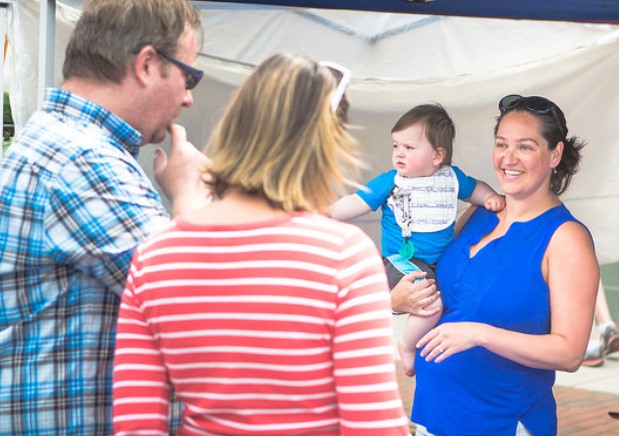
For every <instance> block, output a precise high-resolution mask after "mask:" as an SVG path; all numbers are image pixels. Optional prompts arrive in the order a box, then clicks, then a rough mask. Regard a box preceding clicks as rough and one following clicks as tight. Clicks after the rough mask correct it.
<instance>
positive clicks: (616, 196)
mask: <svg viewBox="0 0 619 437" xmlns="http://www.w3.org/2000/svg"><path fill="white" fill-rule="evenodd" d="M74 1H75V0H74ZM445 1H446V0H445ZM438 3H440V1H439V0H437V1H436V4H438ZM463 3H466V2H463ZM539 3H544V2H539ZM593 3H595V2H593ZM195 4H196V5H198V6H199V7H200V8H201V12H202V17H203V21H204V25H205V29H206V34H205V42H204V46H203V48H202V50H201V53H200V56H199V58H198V62H197V63H198V67H199V68H201V69H203V70H204V71H205V78H204V79H203V83H201V84H200V85H199V86H198V87H197V88H196V89H195V90H194V92H193V95H194V105H193V106H192V107H191V108H189V109H187V110H184V111H183V113H182V115H181V117H180V119H179V122H180V123H182V124H184V125H185V126H186V127H187V130H188V135H189V138H190V140H192V141H193V142H194V144H196V145H198V146H202V145H203V144H205V143H206V141H207V139H208V135H209V133H210V131H211V129H212V126H213V125H214V123H215V122H216V120H217V119H218V117H219V116H220V114H221V112H222V110H223V108H224V107H225V105H226V104H227V102H228V101H229V98H230V96H231V94H232V92H233V91H234V89H235V88H236V87H238V86H239V84H241V83H242V82H243V81H244V80H245V78H246V77H247V76H248V75H249V74H250V73H251V71H252V68H253V66H254V65H256V64H258V63H259V62H261V61H262V60H263V59H264V58H266V57H267V56H269V55H270V54H272V53H273V52H274V51H276V50H290V51H295V52H299V53H303V54H305V55H307V56H309V57H311V58H314V59H317V60H330V61H334V62H338V63H340V64H342V65H345V66H347V67H349V68H350V69H351V71H352V73H353V81H352V84H351V86H350V88H349V90H348V93H347V95H348V98H349V100H350V102H351V113H350V118H351V122H352V123H353V124H354V126H353V127H352V129H353V130H352V133H353V135H355V136H356V137H357V138H358V139H359V141H360V142H361V144H362V147H363V151H364V155H365V157H366V161H367V162H368V167H367V169H365V170H364V180H367V179H369V178H370V177H372V176H373V175H375V174H377V173H378V172H382V171H386V170H388V169H389V168H390V153H391V142H390V131H391V127H392V126H393V124H394V123H395V121H396V120H397V118H398V117H399V116H400V115H401V114H402V113H404V112H405V111H406V110H408V109H409V108H411V107H412V106H414V105H417V104H420V103H427V102H440V103H441V104H443V105H444V106H445V108H446V109H447V110H448V112H449V113H450V114H451V116H452V118H453V119H454V122H455V124H456V129H457V134H456V142H455V150H454V163H455V164H456V165H458V166H459V167H460V168H462V169H463V170H464V171H465V172H467V173H468V174H470V175H472V176H474V177H476V178H478V179H481V180H485V181H486V182H488V183H489V184H490V185H492V186H493V187H494V188H495V189H498V188H499V187H498V185H497V182H496V177H495V175H494V172H493V169H492V162H491V150H492V144H493V129H494V123H495V118H496V116H497V115H498V108H497V103H498V100H499V99H500V97H502V96H503V95H506V94H511V93H518V94H523V95H535V94H537V95H544V96H547V97H549V98H550V99H552V100H554V101H555V102H556V103H557V104H559V106H561V108H562V109H563V110H564V111H565V113H566V116H567V120H568V127H569V129H570V134H571V135H578V136H579V137H581V138H583V139H584V140H586V141H587V142H588V145H587V147H586V148H585V149H584V151H583V161H582V165H581V170H580V172H579V173H578V174H577V175H576V176H575V178H574V180H573V183H572V186H571V187H570V188H569V190H568V191H567V192H566V193H565V194H564V195H563V196H562V199H563V200H564V201H565V202H566V204H567V206H568V207H569V208H570V209H571V210H572V212H573V213H574V214H575V215H576V217H578V218H579V219H581V220H582V221H583V222H584V223H585V224H586V225H587V226H588V227H589V229H590V230H591V232H592V235H593V237H594V240H595V244H596V250H597V253H598V256H599V259H600V262H602V263H610V262H616V261H619V250H617V247H619V232H618V227H619V224H618V223H619V220H618V219H617V218H618V217H619V172H617V171H616V169H617V168H618V167H619V135H618V129H619V125H618V124H617V122H616V120H617V119H619V104H618V103H619V87H617V86H616V71H618V70H619V26H617V25H612V24H600V23H577V22H564V21H539V20H509V19H491V18H471V17H455V16H438V15H418V14H394V13H379V12H364V11H345V10H326V9H306V8H291V7H283V8H282V7H274V6H268V7H267V6H257V5H243V4H234V5H233V4H232V3H218V2H196V3H195ZM78 16H79V7H78V8H73V7H71V6H68V5H66V4H63V3H59V5H58V13H57V40H56V45H57V51H56V67H55V77H56V80H57V83H60V80H61V76H60V69H61V66H62V58H63V54H64V47H65V45H66V41H67V39H68V35H69V33H70V30H71V29H72V26H73V25H74V23H75V21H76V19H77V17H78ZM37 28H38V2H37V1H36V0H23V1H21V2H20V3H19V4H14V5H12V10H11V20H10V22H9V32H10V35H9V42H10V46H9V57H10V56H11V54H12V53H13V54H14V53H19V54H20V56H13V58H12V61H9V63H10V65H12V69H11V71H10V73H9V74H10V76H11V78H10V86H11V88H10V91H11V96H12V106H13V113H14V118H15V119H16V120H15V121H16V129H17V130H19V126H20V125H23V122H24V121H25V120H26V119H27V117H28V116H29V114H31V113H32V112H33V111H34V110H35V108H36V59H37V55H36V52H37V47H36V46H37V41H36V40H35V41H32V35H35V34H36V32H37ZM153 150H154V147H152V146H146V147H144V148H143V151H142V156H141V161H142V164H143V165H144V166H145V168H146V169H150V167H151V163H152V154H153ZM462 206H463V207H464V205H462ZM379 219H380V217H379V216H378V214H376V213H373V214H370V215H368V216H366V217H363V218H361V219H358V220H356V221H355V223H357V224H358V225H359V226H360V227H362V228H363V229H364V230H365V231H366V232H368V234H370V236H372V238H373V239H374V241H375V242H376V244H377V245H379V244H380V223H379Z"/></svg>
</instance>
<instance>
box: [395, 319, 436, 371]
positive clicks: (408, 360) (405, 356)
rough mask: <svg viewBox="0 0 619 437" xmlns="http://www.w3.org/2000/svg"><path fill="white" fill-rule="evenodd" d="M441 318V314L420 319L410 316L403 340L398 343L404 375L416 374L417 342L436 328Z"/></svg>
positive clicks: (405, 326)
mask: <svg viewBox="0 0 619 437" xmlns="http://www.w3.org/2000/svg"><path fill="white" fill-rule="evenodd" d="M440 317H441V312H440V311H438V312H437V313H436V314H434V315H432V316H429V317H420V316H415V315H412V314H410V315H409V316H408V318H407V319H406V324H405V325H404V332H403V334H402V339H401V340H400V341H399V342H398V352H399V353H400V360H401V361H402V367H403V368H404V373H406V375H407V376H413V375H414V374H415V354H416V353H417V347H416V345H417V342H418V341H419V340H421V338H422V337H423V336H424V335H426V334H427V333H428V332H429V331H430V330H431V329H432V328H434V327H435V326H436V324H437V323H438V320H439V319H440Z"/></svg>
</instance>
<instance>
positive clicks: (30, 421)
mask: <svg viewBox="0 0 619 437" xmlns="http://www.w3.org/2000/svg"><path fill="white" fill-rule="evenodd" d="M141 140H142V138H141V135H140V133H139V132H137V131H136V130H135V129H133V128H132V127H131V126H129V125H128V124H127V123H125V122H124V121H123V120H121V119H120V118H118V117H117V116H115V115H114V114H112V113H111V112H109V111H108V110H106V109H104V108H102V107H100V106H98V105H96V104H94V103H92V102H89V101H87V100H84V99H82V98H80V97H78V96H76V95H73V94H71V93H69V92H66V91H63V90H60V89H49V90H47V92H46V99H45V102H44V104H43V108H42V109H41V110H39V111H37V112H36V113H35V114H34V115H33V116H32V118H31V119H30V120H29V121H28V123H27V124H26V126H25V127H24V128H23V129H22V130H21V131H20V132H19V134H18V136H17V137H16V138H15V140H14V142H13V144H12V145H11V147H10V148H9V149H8V150H7V152H6V153H5V156H4V157H3V159H2V163H1V165H0V434H13V435H15V434H16V435H30V434H36V435H49V434H52V435H75V434H79V435H100V434H108V435H109V434H111V432H112V428H111V396H112V364H113V350H114V337H115V330H116V319H117V310H118V306H119V297H120V294H121V292H122V290H123V288H124V284H125V280H126V275H127V271H128V268H129V263H130V261H131V256H132V254H133V251H134V249H135V248H136V246H137V245H138V244H139V243H140V242H141V241H142V240H143V239H144V238H145V237H146V236H147V235H149V234H151V233H153V232H155V231H156V230H158V229H160V228H162V227H163V226H164V225H165V224H166V223H168V215H167V212H166V211H165V209H164V208H163V206H162V204H161V199H160V197H159V194H158V193H157V191H156V190H155V189H154V187H153V186H152V184H151V182H150V180H149V179H148V177H147V176H146V174H145V173H144V171H143V170H142V169H141V167H140V166H139V164H138V162H137V155H138V151H139V147H140V144H141Z"/></svg>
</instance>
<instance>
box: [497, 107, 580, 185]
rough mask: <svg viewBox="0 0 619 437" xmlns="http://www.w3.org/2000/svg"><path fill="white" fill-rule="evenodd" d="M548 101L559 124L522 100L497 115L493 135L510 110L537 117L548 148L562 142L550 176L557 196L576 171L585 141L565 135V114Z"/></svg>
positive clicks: (552, 148)
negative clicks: (560, 152)
mask: <svg viewBox="0 0 619 437" xmlns="http://www.w3.org/2000/svg"><path fill="white" fill-rule="evenodd" d="M548 102H549V103H550V104H552V105H553V106H554V110H555V113H556V115H557V117H558V119H559V122H560V123H561V125H560V126H559V125H557V121H556V120H555V119H554V118H553V116H552V114H551V113H550V112H547V113H541V112H538V111H534V110H531V109H529V108H527V106H526V104H525V102H524V100H523V101H522V102H520V103H519V104H517V105H515V106H514V107H513V108H510V109H506V110H505V111H503V112H502V113H501V114H500V115H499V116H498V117H497V123H496V126H495V127H494V135H495V136H496V134H497V132H498V130H499V125H500V124H501V120H503V117H505V114H508V113H510V112H526V113H528V114H531V115H532V116H533V117H535V118H537V120H538V121H539V123H540V133H541V135H542V137H543V138H544V140H546V142H547V143H548V149H549V150H554V149H556V147H557V145H558V144H559V142H563V154H562V155H561V161H560V162H559V164H558V165H557V166H556V167H555V169H554V171H553V172H552V174H551V176H550V190H551V191H552V192H553V193H555V194H556V195H557V196H558V195H560V194H563V193H564V192H565V190H567V188H568V187H569V185H570V183H571V181H572V176H574V175H575V174H576V172H577V171H578V169H579V163H580V158H581V153H580V150H581V149H582V148H583V147H585V145H586V142H585V141H583V140H581V139H580V138H578V137H576V136H572V137H568V136H567V132H568V129H567V122H566V119H565V114H564V113H563V111H562V110H561V108H559V106H557V104H555V103H554V102H552V101H550V100H549V101H548ZM562 129H563V132H565V133H566V135H565V137H564V136H563V132H562V131H561V130H562Z"/></svg>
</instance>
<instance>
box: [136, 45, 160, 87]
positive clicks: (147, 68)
mask: <svg viewBox="0 0 619 437" xmlns="http://www.w3.org/2000/svg"><path fill="white" fill-rule="evenodd" d="M158 67H159V56H158V55H157V51H156V50H155V48H154V47H153V46H151V45H145V46H144V47H142V49H140V51H139V52H138V53H137V54H136V55H135V58H134V59H133V61H132V62H131V63H130V70H131V72H132V73H133V75H134V76H135V79H136V81H137V82H138V83H139V84H140V85H142V86H147V85H148V83H149V82H150V81H151V80H152V78H153V74H158V72H157V70H158Z"/></svg>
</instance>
